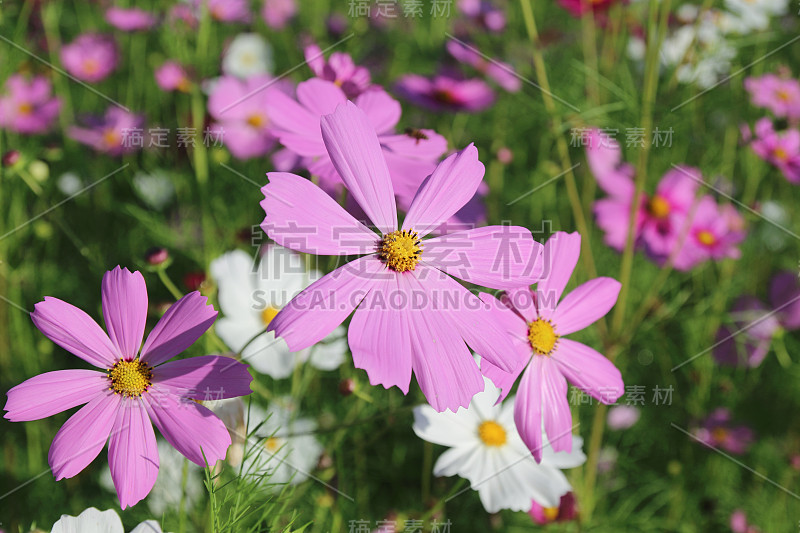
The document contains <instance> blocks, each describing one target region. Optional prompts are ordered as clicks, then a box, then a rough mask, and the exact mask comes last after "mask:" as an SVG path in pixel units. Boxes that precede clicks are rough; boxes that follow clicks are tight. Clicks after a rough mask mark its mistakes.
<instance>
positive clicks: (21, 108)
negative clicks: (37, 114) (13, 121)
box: [17, 102, 33, 115]
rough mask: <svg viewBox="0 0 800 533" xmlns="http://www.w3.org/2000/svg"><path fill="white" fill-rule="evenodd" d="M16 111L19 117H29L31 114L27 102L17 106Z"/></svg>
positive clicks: (29, 105) (31, 108) (30, 106)
mask: <svg viewBox="0 0 800 533" xmlns="http://www.w3.org/2000/svg"><path fill="white" fill-rule="evenodd" d="M17 110H18V111H19V114H20V115H30V114H31V113H33V106H32V105H31V104H29V103H28V102H22V103H21V104H19V107H18V108H17Z"/></svg>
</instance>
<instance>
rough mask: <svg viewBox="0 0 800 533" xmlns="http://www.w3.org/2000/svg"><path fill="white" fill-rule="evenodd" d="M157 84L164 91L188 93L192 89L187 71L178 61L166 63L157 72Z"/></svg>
mask: <svg viewBox="0 0 800 533" xmlns="http://www.w3.org/2000/svg"><path fill="white" fill-rule="evenodd" d="M155 77H156V83H157V84H158V86H159V88H160V89H161V90H162V91H181V92H184V93H188V92H189V90H190V89H191V87H192V82H191V80H190V79H189V76H188V74H187V73H186V70H185V69H184V68H183V66H181V64H180V63H178V62H177V61H166V62H165V63H164V64H163V65H161V66H160V67H158V68H157V69H156V72H155Z"/></svg>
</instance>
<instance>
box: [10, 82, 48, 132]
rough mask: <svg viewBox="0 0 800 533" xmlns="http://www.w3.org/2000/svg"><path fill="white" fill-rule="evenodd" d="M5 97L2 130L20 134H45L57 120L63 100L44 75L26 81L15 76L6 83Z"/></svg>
mask: <svg viewBox="0 0 800 533" xmlns="http://www.w3.org/2000/svg"><path fill="white" fill-rule="evenodd" d="M5 88H6V94H5V95H4V96H0V128H6V129H8V130H10V131H14V132H17V133H25V134H30V133H44V132H46V131H48V130H49V129H50V128H51V127H52V126H53V123H54V122H55V120H56V117H58V112H59V110H60V109H61V101H60V100H59V99H58V98H56V97H55V96H53V95H52V92H53V87H52V85H51V84H50V81H49V80H48V79H47V78H45V77H44V76H35V77H33V78H31V79H26V78H25V77H24V76H22V75H21V74H13V75H12V76H11V77H9V78H8V80H6V85H5Z"/></svg>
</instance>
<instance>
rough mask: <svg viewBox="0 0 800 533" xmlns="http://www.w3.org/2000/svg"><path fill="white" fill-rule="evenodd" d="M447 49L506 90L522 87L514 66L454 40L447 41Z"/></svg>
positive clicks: (510, 90)
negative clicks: (488, 56)
mask: <svg viewBox="0 0 800 533" xmlns="http://www.w3.org/2000/svg"><path fill="white" fill-rule="evenodd" d="M447 51H448V52H450V55H451V56H453V57H454V58H456V59H457V60H458V61H460V62H461V63H466V64H467V65H470V66H471V67H473V68H474V69H475V70H477V71H478V72H480V73H481V74H484V75H486V76H488V77H489V78H491V79H492V80H494V81H495V82H496V83H497V84H498V85H499V86H500V87H502V88H503V89H505V90H506V91H509V92H512V93H515V92H517V91H519V90H520V89H521V88H522V82H521V81H520V79H519V77H517V74H516V72H515V71H514V67H512V66H511V65H509V64H508V63H503V62H501V61H497V60H495V59H486V58H485V57H484V56H483V55H482V54H481V53H480V52H479V51H478V50H477V49H476V48H475V47H474V46H471V45H470V46H467V45H465V44H463V43H461V42H459V41H456V40H452V39H451V40H449V41H447Z"/></svg>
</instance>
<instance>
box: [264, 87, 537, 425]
mask: <svg viewBox="0 0 800 533" xmlns="http://www.w3.org/2000/svg"><path fill="white" fill-rule="evenodd" d="M321 131H322V137H323V140H324V143H325V146H326V147H327V149H328V152H329V154H330V157H331V160H332V161H333V165H334V167H335V168H336V170H337V171H338V172H339V174H340V175H341V178H342V181H344V183H345V186H346V187H347V190H348V192H349V194H350V195H352V196H353V198H354V199H355V200H356V201H357V202H358V204H359V205H360V206H361V208H362V209H363V210H364V212H365V213H366V215H367V216H368V217H369V220H370V221H372V223H373V224H374V225H375V227H376V229H377V230H378V232H379V233H375V232H374V231H372V230H371V229H369V228H368V227H367V226H365V225H364V224H362V223H361V222H359V221H357V220H356V219H355V218H354V217H353V216H351V215H350V214H349V213H347V211H345V210H344V208H342V207H341V206H340V205H339V204H337V203H336V202H335V201H334V200H333V199H332V198H331V197H330V196H328V195H327V194H326V193H325V192H324V191H323V190H322V189H320V188H318V187H317V186H316V185H314V184H313V183H311V182H310V181H309V180H307V179H305V178H302V177H300V176H296V175H294V174H288V173H282V172H270V173H268V174H267V176H268V178H269V183H268V184H267V185H265V186H264V188H263V189H262V191H263V193H264V200H262V202H261V206H262V207H263V208H264V211H265V212H266V218H264V222H263V223H262V228H263V229H264V231H265V232H266V233H267V235H269V237H270V238H271V239H273V240H274V241H275V242H277V243H278V244H280V245H282V246H285V247H287V248H291V249H293V250H296V251H299V252H304V253H310V254H316V255H341V256H345V255H355V254H359V255H361V257H359V258H358V259H355V260H354V261H351V262H349V263H346V264H345V265H344V266H342V267H340V268H338V269H337V270H335V271H333V272H331V273H330V274H328V275H326V276H324V277H323V278H321V279H320V280H318V281H316V282H315V283H313V284H312V285H310V286H309V287H308V288H307V289H305V290H304V291H303V292H302V293H300V294H299V295H298V296H297V297H296V298H294V299H293V300H292V301H291V302H289V304H288V305H286V306H285V307H284V308H283V309H282V310H281V311H280V313H278V315H277V316H276V317H275V318H274V319H273V320H272V322H270V324H269V326H268V331H274V332H275V335H276V336H278V337H282V338H283V339H284V340H285V341H286V343H287V344H288V345H289V349H290V350H291V351H293V352H296V351H299V350H302V349H304V348H306V347H308V346H311V345H313V344H314V343H316V342H319V341H320V340H322V339H323V338H325V336H327V335H328V334H329V333H330V332H331V331H333V330H334V328H336V327H337V326H338V325H339V324H341V323H342V321H344V320H345V319H346V318H347V317H348V315H350V313H352V312H353V311H354V310H355V314H354V315H353V318H352V321H351V322H350V328H349V332H348V341H349V344H350V350H351V352H352V354H353V361H354V363H355V366H356V368H362V369H364V370H366V372H367V375H368V376H369V380H370V383H371V384H372V385H378V384H381V385H383V386H384V387H386V388H389V387H391V386H397V387H399V388H400V390H402V391H403V393H404V394H406V393H407V392H408V388H409V383H410V379H411V374H412V371H413V373H414V374H415V375H416V377H417V382H418V383H419V385H420V388H421V389H422V392H423V393H424V394H425V397H426V398H427V400H428V402H429V403H430V405H431V406H432V407H433V408H434V409H436V410H437V411H444V410H445V409H450V410H451V411H456V410H457V409H458V407H465V406H467V405H468V404H469V402H470V399H471V398H472V396H474V395H475V394H476V393H477V392H480V391H482V390H483V387H484V382H483V378H482V377H481V374H480V371H479V369H478V366H477V364H476V363H475V360H474V359H473V357H472V355H471V353H470V350H469V348H467V345H469V346H470V347H472V348H473V349H474V350H475V351H476V352H477V353H478V354H480V355H481V356H482V357H483V358H484V360H486V361H490V362H491V363H492V364H493V365H496V366H498V367H500V368H503V369H505V370H506V371H513V370H514V368H513V366H512V365H511V364H509V362H508V361H509V358H510V356H511V349H512V345H511V341H510V339H509V338H508V337H507V336H506V335H504V334H503V333H502V332H501V330H500V327H499V326H498V324H496V323H495V321H494V319H493V316H492V315H491V314H490V312H489V310H488V308H487V306H486V305H485V304H483V303H482V302H481V301H480V300H479V299H478V298H477V297H476V296H475V295H473V294H472V293H471V292H470V291H469V290H467V289H466V288H465V287H464V286H462V285H461V284H460V283H458V282H457V281H456V280H455V279H454V278H453V277H451V276H454V277H458V278H461V279H462V280H464V281H466V282H469V283H476V284H480V285H485V286H487V287H493V288H510V287H512V286H516V285H519V284H520V283H527V282H528V281H530V280H535V279H538V277H539V270H540V266H541V265H540V263H539V260H538V259H539V255H540V252H541V246H540V245H538V244H537V243H536V242H535V241H534V240H533V238H532V236H531V233H530V231H528V230H527V229H525V228H520V227H515V226H488V227H483V228H478V229H472V230H467V231H459V232H453V233H449V234H447V235H443V236H440V237H435V238H430V239H426V240H423V237H425V236H427V235H429V234H430V232H431V231H432V230H434V229H435V228H437V227H439V226H440V225H441V224H442V223H443V222H444V221H445V220H447V219H448V218H450V217H451V216H452V215H453V214H454V213H455V212H456V211H458V210H459V209H460V208H461V207H462V206H463V205H464V204H465V203H467V201H468V200H469V199H470V198H472V196H473V195H474V194H475V190H476V189H477V188H478V185H479V184H480V183H481V180H482V179H483V174H484V167H483V164H481V162H480V161H479V160H478V150H477V149H476V148H475V147H474V146H473V145H470V146H468V147H467V148H465V149H463V150H462V151H460V152H458V153H455V154H453V155H451V156H450V157H448V158H447V159H445V160H444V161H443V162H441V163H440V164H439V165H438V166H437V167H436V169H435V170H434V171H433V173H432V174H431V175H430V177H428V178H427V179H426V180H425V182H424V183H423V185H422V186H421V187H420V189H419V191H418V192H417V195H416V197H415V198H414V200H413V202H412V204H411V208H410V209H409V211H408V214H407V215H406V217H405V220H404V221H403V224H402V226H401V227H398V223H397V210H396V206H395V199H394V191H393V190H392V180H391V178H390V177H389V169H388V167H387V165H386V161H385V159H384V156H383V151H382V150H381V146H380V142H379V140H378V136H377V134H376V133H375V129H374V126H373V125H372V123H371V122H370V119H369V117H368V116H367V115H366V114H365V113H364V112H363V111H362V110H361V109H359V108H358V107H357V106H356V105H355V104H353V103H352V102H347V103H345V104H342V105H340V106H339V107H338V108H337V109H336V112H335V113H333V114H332V115H326V116H324V117H323V118H322V124H321ZM356 308H357V309H356Z"/></svg>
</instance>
